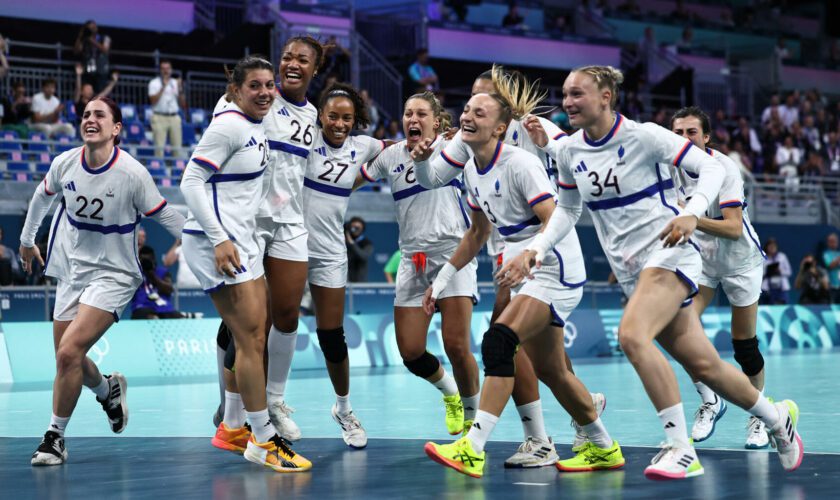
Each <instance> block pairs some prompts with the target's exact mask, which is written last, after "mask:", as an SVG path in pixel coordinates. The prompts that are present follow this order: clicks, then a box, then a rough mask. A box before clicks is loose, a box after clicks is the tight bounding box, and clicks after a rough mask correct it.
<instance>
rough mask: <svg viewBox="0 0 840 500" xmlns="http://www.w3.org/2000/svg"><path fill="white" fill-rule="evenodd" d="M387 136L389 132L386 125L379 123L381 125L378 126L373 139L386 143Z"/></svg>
mask: <svg viewBox="0 0 840 500" xmlns="http://www.w3.org/2000/svg"><path fill="white" fill-rule="evenodd" d="M386 135H387V131H386V130H385V124H383V123H382V122H379V124H378V125H377V126H376V130H374V131H373V138H374V139H379V140H380V141H384V140H385V139H387V137H386Z"/></svg>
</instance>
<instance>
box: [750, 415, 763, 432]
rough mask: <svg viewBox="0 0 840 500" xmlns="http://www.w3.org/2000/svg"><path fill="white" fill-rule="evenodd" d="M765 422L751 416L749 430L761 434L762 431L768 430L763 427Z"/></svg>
mask: <svg viewBox="0 0 840 500" xmlns="http://www.w3.org/2000/svg"><path fill="white" fill-rule="evenodd" d="M763 424H764V422H762V421H761V420H759V419H758V417H755V416H753V417H750V419H749V420H748V421H747V430H748V431H749V433H750V434H761V433H762V432H766V431H765V429H762V427H763Z"/></svg>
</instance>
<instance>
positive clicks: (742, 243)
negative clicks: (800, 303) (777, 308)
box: [671, 106, 770, 449]
mask: <svg viewBox="0 0 840 500" xmlns="http://www.w3.org/2000/svg"><path fill="white" fill-rule="evenodd" d="M710 130H711V127H710V125H709V117H708V115H706V113H705V112H703V110H702V109H700V108H698V107H694V106H692V107H688V108H683V109H680V110H679V111H677V112H676V113H674V116H673V117H672V118H671V131H673V132H674V133H675V134H677V135H681V136H683V137H685V138H686V139H689V140H690V141H691V142H692V143H693V144H694V145H695V146H697V147H698V148H700V149H702V150H705V151H706V152H707V153H708V154H709V155H711V156H712V157H713V158H714V159H716V160H717V161H719V162H720V163H721V164H722V165H723V167H724V169H725V174H724V177H723V184H722V186H721V189H720V194H719V195H718V197H717V198H716V199H715V200H712V203H710V204H709V208H708V210H706V213H705V216H704V217H700V218H699V219H698V222H697V231H695V232H694V238H695V240H696V241H697V244H698V246H699V247H700V255H701V257H702V258H703V274H702V275H701V276H700V281H699V282H698V285H699V289H700V290H699V292H698V294H697V295H695V296H694V308H695V310H697V314H700V315H702V314H703V311H705V310H706V307H708V305H709V304H710V303H711V302H712V300H714V297H715V292H716V291H717V288H718V285H720V286H721V287H722V288H723V292H724V293H725V294H726V297H727V299H729V303H730V304H731V309H732V346H733V348H734V351H735V361H737V362H738V364H739V365H741V371H743V372H744V374H745V375H746V376H747V377H749V378H750V382H751V383H752V385H753V387H755V388H756V389H758V390H759V391H761V392H762V393H763V392H764V357H763V356H762V355H761V351H760V350H759V349H758V339H757V338H756V335H755V328H756V322H757V317H758V298H759V296H760V295H761V278H762V275H763V271H764V267H763V265H762V264H763V261H764V252H763V251H762V250H761V244H760V243H759V240H758V234H757V233H756V232H755V229H754V228H753V227H752V224H750V218H749V216H748V214H747V212H746V210H744V208H745V207H746V203H747V202H746V199H745V198H744V182H743V181H742V180H741V172H740V170H739V169H738V167H737V166H736V165H735V163H734V162H733V161H732V160H730V159H729V157H728V156H726V155H724V154H722V153H720V152H719V151H715V150H714V149H711V148H709V147H708V144H709V134H710ZM676 177H677V178H678V179H679V180H680V200H681V203H685V202H687V201H688V200H689V199H690V198H691V196H692V194H693V191H694V188H695V187H696V182H697V179H696V178H695V177H694V174H691V173H690V172H688V171H687V170H679V171H678V172H677V175H676ZM693 382H694V387H695V388H696V389H697V392H698V393H699V394H700V397H701V399H702V401H701V402H702V404H701V406H700V408H699V409H698V410H697V411H696V412H695V414H694V425H693V426H692V429H691V438H692V439H693V440H694V442H695V443H699V442H701V441H705V440H706V439H709V438H710V437H711V435H712V433H713V432H714V430H715V425H716V423H717V421H718V420H719V419H720V418H721V417H722V416H723V414H724V413H726V403H725V402H724V401H723V400H722V399H721V398H719V397H718V396H717V394H715V393H714V391H712V390H711V389H710V388H709V387H708V386H706V384H704V383H703V382H700V381H698V380H696V379H695V380H694V381H693ZM769 444H770V442H769V439H768V438H767V429H766V427H765V425H764V422H762V421H761V420H759V419H758V418H756V417H752V416H751V417H750V419H749V422H748V423H747V439H746V442H745V444H744V447H745V448H747V449H760V448H766V447H767V446H768V445H769Z"/></svg>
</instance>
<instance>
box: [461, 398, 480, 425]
mask: <svg viewBox="0 0 840 500" xmlns="http://www.w3.org/2000/svg"><path fill="white" fill-rule="evenodd" d="M480 396H481V393H478V394H475V395H474V396H469V397H466V398H465V397H463V396H461V402H462V403H464V420H475V412H477V411H478V399H479V397H480Z"/></svg>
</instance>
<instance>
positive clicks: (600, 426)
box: [578, 417, 685, 449]
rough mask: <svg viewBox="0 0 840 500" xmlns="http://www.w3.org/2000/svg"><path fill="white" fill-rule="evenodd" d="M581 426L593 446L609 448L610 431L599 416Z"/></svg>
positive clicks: (611, 441) (611, 442)
mask: <svg viewBox="0 0 840 500" xmlns="http://www.w3.org/2000/svg"><path fill="white" fill-rule="evenodd" d="M683 418H685V417H683ZM578 425H580V424H578ZM581 427H582V428H583V432H585V433H586V436H587V437H589V440H590V441H592V442H593V443H595V446H597V447H598V448H603V449H609V448H611V447H612V444H613V440H612V438H611V437H610V433H609V432H607V428H606V427H604V423H603V422H601V418H600V417H598V418H596V419H595V421H594V422H592V423H591V424H586V425H581Z"/></svg>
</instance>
